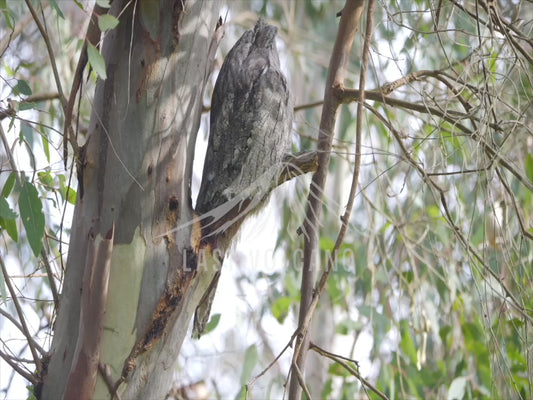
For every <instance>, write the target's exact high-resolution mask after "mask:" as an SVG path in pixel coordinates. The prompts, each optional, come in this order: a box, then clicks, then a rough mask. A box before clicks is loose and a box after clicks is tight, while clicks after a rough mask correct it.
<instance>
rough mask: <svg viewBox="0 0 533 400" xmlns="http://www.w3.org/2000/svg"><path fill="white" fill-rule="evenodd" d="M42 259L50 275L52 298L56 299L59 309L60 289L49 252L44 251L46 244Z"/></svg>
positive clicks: (42, 251)
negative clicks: (49, 259)
mask: <svg viewBox="0 0 533 400" xmlns="http://www.w3.org/2000/svg"><path fill="white" fill-rule="evenodd" d="M43 244H44V243H43ZM41 260H43V264H44V269H45V271H46V275H47V276H48V282H49V284H50V290H51V291H52V298H53V299H54V308H55V309H56V310H57V308H58V307H59V291H58V290H57V285H56V281H55V277H54V274H53V272H52V266H51V265H50V263H49V262H48V254H46V252H45V251H44V246H43V247H42V248H41Z"/></svg>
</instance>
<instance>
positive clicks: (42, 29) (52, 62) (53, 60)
mask: <svg viewBox="0 0 533 400" xmlns="http://www.w3.org/2000/svg"><path fill="white" fill-rule="evenodd" d="M25 1H26V6H27V7H28V9H29V10H30V13H31V15H32V17H33V20H34V21H35V24H36V25H37V28H38V29H39V32H41V36H42V37H43V39H44V43H45V45H46V50H48V56H49V57H50V65H51V67H52V72H53V73H54V79H55V81H56V86H57V91H58V93H59V100H60V101H61V106H62V108H63V112H65V111H66V109H67V99H66V98H65V94H64V93H63V87H62V86H61V80H60V78H59V72H58V70H57V63H56V58H55V56H54V50H53V49H52V44H51V43H50V37H49V36H48V33H47V32H46V28H45V27H44V25H43V24H42V22H41V20H40V19H39V16H38V15H37V12H36V11H35V9H34V8H33V6H32V5H31V1H30V0H25Z"/></svg>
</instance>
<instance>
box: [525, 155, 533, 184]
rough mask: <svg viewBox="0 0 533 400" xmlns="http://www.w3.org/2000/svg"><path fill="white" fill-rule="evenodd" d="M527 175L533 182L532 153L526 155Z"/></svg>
mask: <svg viewBox="0 0 533 400" xmlns="http://www.w3.org/2000/svg"><path fill="white" fill-rule="evenodd" d="M526 175H527V177H528V179H529V180H530V181H531V182H533V155H532V154H531V153H527V155H526Z"/></svg>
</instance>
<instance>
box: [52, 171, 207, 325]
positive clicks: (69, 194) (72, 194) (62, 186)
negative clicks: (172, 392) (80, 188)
mask: <svg viewBox="0 0 533 400" xmlns="http://www.w3.org/2000/svg"><path fill="white" fill-rule="evenodd" d="M66 182H67V178H66V177H65V175H59V193H61V197H62V198H63V200H65V199H66V200H67V201H68V202H69V203H70V204H74V205H75V204H76V200H77V198H78V194H77V193H76V190H74V189H73V188H71V187H70V186H68V185H67V183H66ZM213 329H215V327H213Z"/></svg>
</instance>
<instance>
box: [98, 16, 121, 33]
mask: <svg viewBox="0 0 533 400" xmlns="http://www.w3.org/2000/svg"><path fill="white" fill-rule="evenodd" d="M117 25H118V19H117V18H115V17H114V16H112V15H109V14H104V15H100V16H99V17H98V27H99V28H100V30H101V31H102V32H105V31H108V30H111V29H114V28H115V27H116V26H117Z"/></svg>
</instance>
